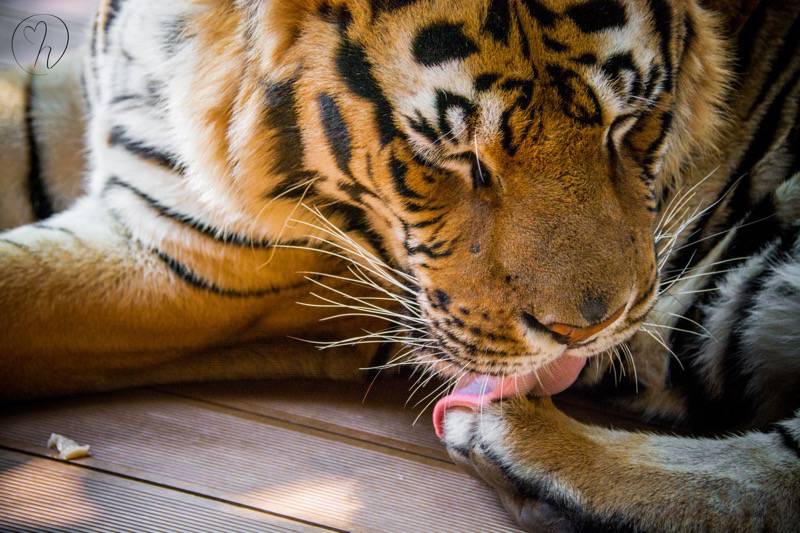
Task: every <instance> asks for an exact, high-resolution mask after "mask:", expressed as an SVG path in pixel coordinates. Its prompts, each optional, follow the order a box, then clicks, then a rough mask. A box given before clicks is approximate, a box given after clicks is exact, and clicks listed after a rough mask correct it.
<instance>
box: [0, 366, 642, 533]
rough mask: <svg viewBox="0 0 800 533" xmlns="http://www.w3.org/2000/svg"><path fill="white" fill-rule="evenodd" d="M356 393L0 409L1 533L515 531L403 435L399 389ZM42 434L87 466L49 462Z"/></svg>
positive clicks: (180, 395) (403, 383) (133, 397)
mask: <svg viewBox="0 0 800 533" xmlns="http://www.w3.org/2000/svg"><path fill="white" fill-rule="evenodd" d="M366 388H367V385H366V384H353V383H329V382H297V381H294V382H292V381H279V382H259V383H253V382H248V383H225V384H205V385H187V386H175V387H163V388H158V389H142V390H133V391H123V392H118V393H113V394H103V395H95V396H89V397H83V398H73V399H64V400H55V401H48V402H39V403H32V404H26V405H19V406H14V407H11V408H6V409H4V410H3V412H2V413H1V414H0V530H14V531H22V530H37V531H41V530H52V529H56V530H69V531H82V530H86V531H95V530H103V531H108V530H129V531H150V530H154V531H164V530H191V531H202V530H208V531H220V530H225V531H249V530H266V531H273V530H274V531H300V530H303V531H305V530H333V531H386V532H395V531H397V532H405V531H437V532H449V531H453V532H469V531H482V532H484V531H516V529H515V527H514V525H513V524H512V523H511V522H510V520H509V518H508V517H507V516H506V514H505V512H504V510H503V509H502V507H501V505H500V504H499V502H498V500H497V499H496V497H495V495H494V494H493V493H492V491H491V490H489V489H488V488H487V487H485V486H483V485H482V484H481V483H480V482H478V481H477V480H475V479H473V478H471V477H469V476H468V475H467V474H465V473H463V472H462V471H461V470H459V469H458V468H457V467H456V466H455V465H453V464H452V462H451V461H450V460H449V458H448V457H447V454H446V453H445V452H444V450H443V448H442V446H441V445H440V444H439V442H438V440H437V439H436V437H435V435H434V432H433V427H432V424H431V420H430V413H429V412H426V413H424V414H423V415H422V416H421V417H420V418H419V420H418V421H417V423H416V424H413V422H414V419H415V418H416V417H417V414H418V410H413V409H411V408H404V403H405V399H406V397H407V395H408V381H407V380H406V379H404V378H400V377H394V378H390V379H383V380H379V381H378V382H377V383H376V384H375V385H374V387H373V389H372V390H371V391H370V393H369V395H368V396H367V398H366V400H365V401H362V400H363V397H364V394H365V392H366ZM560 403H561V405H562V407H564V408H566V409H567V410H568V411H570V412H572V414H577V415H578V416H579V417H580V418H584V419H585V418H591V419H593V420H595V421H600V422H603V421H605V420H608V419H609V418H610V415H609V414H608V413H604V412H602V411H599V410H595V409H592V408H589V407H587V406H586V405H585V403H584V404H582V403H581V401H580V400H579V399H576V398H571V397H566V398H562V399H561V401H560ZM615 418H616V425H618V426H625V425H627V424H626V421H625V420H624V418H618V417H615ZM52 432H55V433H61V434H64V435H66V436H69V437H71V438H73V439H75V440H76V441H78V442H79V443H81V444H90V445H91V447H92V457H90V458H85V459H79V460H76V461H72V462H64V461H61V460H58V459H55V458H54V456H55V453H54V452H53V451H52V450H48V449H47V447H46V444H47V439H48V437H49V435H50V433H52Z"/></svg>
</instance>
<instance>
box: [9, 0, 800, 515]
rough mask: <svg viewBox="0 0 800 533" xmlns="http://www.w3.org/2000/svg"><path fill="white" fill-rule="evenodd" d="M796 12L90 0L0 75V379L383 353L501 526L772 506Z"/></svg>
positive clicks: (196, 374)
mask: <svg viewBox="0 0 800 533" xmlns="http://www.w3.org/2000/svg"><path fill="white" fill-rule="evenodd" d="M799 15H800V3H798V2H780V1H777V0H702V1H701V0H465V1H455V0H372V1H367V0H280V1H279V0H175V1H172V2H163V1H155V0H139V1H137V2H132V1H126V0H102V1H101V2H100V4H99V7H98V10H97V14H96V16H95V18H94V24H93V29H92V32H91V38H90V40H89V42H88V43H87V51H86V53H85V54H83V55H80V56H76V58H74V59H70V60H69V61H68V60H64V61H62V62H61V63H59V65H58V66H56V67H55V68H53V69H52V71H50V72H49V73H48V74H47V75H46V76H27V75H25V74H24V73H23V72H22V71H19V70H9V71H7V72H4V73H3V74H2V77H1V78H0V95H2V102H3V103H2V106H0V110H1V111H0V113H2V115H0V138H2V140H3V142H2V145H3V150H2V151H0V158H2V159H0V161H2V164H1V165H0V180H1V182H2V189H1V190H2V191H3V194H2V195H0V205H2V209H0V228H2V229H3V233H0V309H2V312H0V338H2V346H3V349H2V353H1V354H0V376H2V377H0V397H2V399H3V401H4V402H10V401H19V400H24V399H29V398H40V397H52V396H59V395H65V394H73V393H84V392H94V391H105V390H111V389H119V388H123V387H134V386H140V385H153V384H165V383H177V382H187V381H204V380H224V379H261V378H287V377H325V378H332V379H342V380H345V379H359V378H360V377H361V376H362V375H363V370H362V369H365V368H373V369H382V368H386V369H393V368H398V367H411V368H414V369H422V371H424V372H426V373H427V374H426V375H429V376H432V378H431V379H433V377H435V378H436V379H439V380H440V381H439V382H440V383H441V385H440V387H439V389H437V390H438V391H439V392H440V396H439V397H437V398H436V402H435V407H434V419H435V424H436V429H437V433H438V434H439V436H440V437H441V440H442V443H443V446H444V447H445V448H446V449H447V451H448V452H449V454H450V456H451V457H452V458H453V460H454V461H456V462H457V463H458V464H460V465H461V466H463V467H464V468H465V469H467V470H468V471H470V472H471V473H473V474H475V475H477V476H479V477H480V478H482V479H483V480H484V481H485V482H486V483H487V484H489V485H490V486H491V487H493V488H494V489H495V490H496V492H497V494H498V496H499V499H500V501H501V502H502V503H503V505H505V507H506V508H507V509H508V511H509V512H510V513H511V515H512V516H513V518H514V519H515V520H516V521H517V522H518V523H519V524H520V527H523V528H525V529H527V530H530V531H595V530H613V531H790V530H794V529H795V528H797V526H798V524H799V523H800V496H799V495H800V410H798V408H799V407H800V394H798V392H799V391H800V388H799V387H798V385H799V384H800V241H798V227H799V226H800V157H798V143H800V105H798V103H799V102H800V98H799V97H798V96H799V95H800V54H798V40H799V39H800V27H798V26H799V25H800V18H799ZM332 318H336V319H335V320H333V319H332ZM329 319H330V320H329ZM300 339H302V340H300ZM570 387H572V388H574V389H581V390H583V391H585V393H586V394H588V395H589V396H590V397H591V398H594V399H596V401H597V402H598V403H599V402H608V403H611V404H613V405H615V406H620V407H622V408H625V409H627V410H629V411H630V412H631V413H636V415H637V416H639V417H640V418H641V419H642V420H656V421H662V422H665V423H668V424H680V426H679V427H682V428H686V429H685V431H681V432H680V433H674V434H660V433H652V432H635V431H622V430H618V429H612V428H606V427H600V426H595V425H590V424H587V423H584V422H580V421H578V420H575V419H573V418H570V417H569V416H567V415H566V414H564V413H563V412H562V411H561V410H559V409H558V408H557V407H556V406H555V405H554V404H553V402H552V400H551V399H550V397H551V396H552V395H554V394H557V393H559V392H560V391H562V390H564V389H567V388H570ZM675 427H678V426H675ZM409 527H412V526H411V525H410V526H409ZM491 527H492V525H491V524H476V529H477V530H484V531H485V530H489V529H491Z"/></svg>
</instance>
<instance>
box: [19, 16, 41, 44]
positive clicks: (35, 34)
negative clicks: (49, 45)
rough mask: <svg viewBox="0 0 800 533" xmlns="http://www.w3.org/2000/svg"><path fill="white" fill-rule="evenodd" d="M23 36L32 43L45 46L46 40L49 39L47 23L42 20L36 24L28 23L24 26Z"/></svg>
mask: <svg viewBox="0 0 800 533" xmlns="http://www.w3.org/2000/svg"><path fill="white" fill-rule="evenodd" d="M22 36H23V37H25V40H26V41H28V42H29V43H30V44H33V45H36V46H39V47H41V46H43V45H44V42H45V41H46V40H47V23H46V22H45V21H43V20H40V21H39V22H37V23H36V25H35V26H31V25H30V24H26V25H25V27H23V28H22Z"/></svg>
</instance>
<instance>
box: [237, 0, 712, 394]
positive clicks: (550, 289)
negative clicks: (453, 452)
mask: <svg viewBox="0 0 800 533" xmlns="http://www.w3.org/2000/svg"><path fill="white" fill-rule="evenodd" d="M255 5H257V7H253V8H251V9H252V13H251V15H250V16H251V18H250V19H249V20H250V22H249V23H248V28H247V31H248V32H249V33H248V35H249V39H250V40H251V41H252V43H255V44H252V43H251V45H250V46H252V48H253V49H256V48H257V49H258V50H259V54H258V55H254V59H252V64H253V67H252V69H251V70H253V71H255V72H257V73H258V74H257V75H256V76H255V78H257V81H256V82H254V83H255V85H254V87H256V88H255V89H253V91H252V93H253V95H255V96H253V102H255V103H254V104H253V105H260V106H262V107H263V109H261V111H260V112H259V116H260V117H261V119H260V122H259V124H260V127H262V128H263V130H264V131H263V132H262V134H261V136H260V137H259V139H260V141H259V143H260V144H258V145H253V146H257V147H256V148H252V147H251V148H250V151H251V154H250V156H249V157H250V159H253V158H256V159H258V165H261V166H264V165H266V167H267V168H271V169H272V171H271V174H272V175H274V176H277V177H280V178H282V179H283V181H284V182H285V183H284V184H283V185H276V189H275V190H276V191H278V190H282V191H284V192H285V193H286V194H288V195H297V194H298V188H297V187H296V186H291V187H290V186H287V184H288V185H291V184H296V183H297V181H298V180H299V179H300V178H299V177H303V178H309V177H312V181H313V183H311V182H309V183H311V184H310V185H309V187H306V188H304V189H302V190H299V192H303V193H305V194H306V195H307V196H306V200H307V201H311V200H313V202H316V203H317V204H319V205H324V206H326V207H325V209H326V213H328V214H329V216H330V217H332V219H335V220H338V221H340V222H341V225H342V226H344V227H345V228H346V229H347V230H348V231H349V232H350V234H351V235H353V236H354V237H356V238H358V239H359V240H360V241H361V242H364V243H365V244H369V245H370V246H372V248H373V249H374V250H375V251H376V253H380V254H383V255H384V256H385V257H387V261H389V262H390V263H391V264H393V265H395V266H397V267H398V268H399V269H402V270H403V271H404V272H406V273H407V275H408V276H410V278H411V279H413V280H414V290H415V292H416V295H415V298H416V301H415V302H414V303H413V306H412V307H413V310H414V313H415V317H414V318H415V321H414V322H413V325H414V329H416V330H422V333H420V335H421V336H422V337H423V338H424V339H425V342H426V343H427V344H426V346H429V347H432V349H430V350H428V351H427V352H426V355H424V356H423V357H424V358H427V360H428V361H434V362H435V364H438V365H439V366H440V367H441V369H442V371H443V372H446V373H450V374H453V373H458V372H464V371H466V372H471V373H475V374H481V375H493V376H517V377H520V376H527V375H530V374H531V373H532V372H535V371H537V370H541V369H542V368H543V367H545V366H548V365H549V368H550V369H551V370H552V371H553V372H555V373H556V374H559V373H560V375H557V376H556V377H557V378H558V380H557V381H559V383H558V384H557V386H554V388H559V387H561V386H566V385H569V384H570V383H571V382H572V381H573V380H574V379H575V376H577V372H578V371H579V370H580V367H581V366H582V361H583V360H585V358H587V357H589V356H591V355H594V354H597V353H600V352H602V351H604V350H607V349H609V347H611V346H613V345H615V344H617V343H620V342H622V341H623V340H625V339H627V338H628V337H630V336H631V335H632V334H633V333H634V332H635V331H636V330H637V328H638V327H639V326H640V325H641V324H642V322H643V320H644V317H645V316H646V315H647V313H648V310H649V309H650V308H651V306H652V305H653V302H654V299H655V298H656V295H657V291H658V268H657V262H658V258H657V257H656V255H657V254H656V246H655V244H654V228H655V226H656V223H657V219H658V214H659V209H660V207H661V202H662V201H663V195H665V194H666V193H665V191H667V190H669V188H670V186H671V185H672V184H674V182H675V181H678V180H681V179H684V176H686V175H691V174H692V164H693V160H694V158H696V157H697V156H698V155H699V154H703V153H706V152H708V151H709V150H711V149H712V147H713V144H714V142H716V140H717V138H718V134H717V130H718V128H719V126H720V122H721V120H722V118H721V117H722V113H721V111H720V108H721V101H722V99H723V95H724V92H725V91H724V80H725V78H726V71H725V55H726V54H725V51H724V49H723V46H722V44H721V42H720V41H719V40H718V37H717V36H716V33H717V30H716V22H715V20H713V18H712V17H711V15H710V14H709V13H707V12H706V11H704V10H702V9H701V8H700V7H699V6H698V5H697V3H696V2H695V1H694V0H577V1H576V0H468V1H460V0H459V1H456V0H416V1H414V0H380V1H371V2H370V1H367V0H328V1H323V0H291V1H286V2H284V1H281V2H278V1H273V2H263V3H255ZM253 21H255V22H253ZM259 24H262V25H263V27H259ZM298 176H299V177H298ZM261 179H262V180H263V174H262V177H261ZM277 181H279V180H277V178H276V182H277ZM564 356H572V357H573V358H576V359H574V360H577V361H581V363H578V364H574V363H571V364H562V365H560V366H559V363H558V361H562V362H563V361H566V359H565V358H564ZM574 360H573V361H574ZM553 372H551V373H553ZM550 392H552V390H551V391H550Z"/></svg>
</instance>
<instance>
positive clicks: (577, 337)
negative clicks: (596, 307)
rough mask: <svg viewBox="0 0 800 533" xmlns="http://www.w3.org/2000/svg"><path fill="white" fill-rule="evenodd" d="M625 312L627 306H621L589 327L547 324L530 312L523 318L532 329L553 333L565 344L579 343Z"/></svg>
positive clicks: (555, 323) (523, 315)
mask: <svg viewBox="0 0 800 533" xmlns="http://www.w3.org/2000/svg"><path fill="white" fill-rule="evenodd" d="M623 312H625V306H622V307H620V308H619V309H618V310H617V311H615V312H614V313H613V314H611V315H609V316H608V317H607V318H605V319H604V320H602V321H601V322H597V323H595V324H592V325H591V326H588V327H582V326H573V325H570V324H562V323H559V322H554V323H549V324H546V325H545V324H543V323H541V322H539V321H538V320H536V317H534V316H533V315H531V314H530V313H523V314H522V318H523V320H524V321H525V324H526V325H527V326H528V327H529V328H530V329H533V330H538V331H542V332H547V333H550V334H553V335H554V336H555V337H556V338H557V339H558V340H559V342H563V343H564V344H577V343H579V342H582V341H585V340H586V339H588V338H590V337H592V336H594V335H596V334H598V333H600V332H601V331H603V330H604V329H607V328H608V327H609V326H611V324H613V323H614V322H616V320H617V319H618V318H619V317H621V316H622V313H623Z"/></svg>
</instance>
